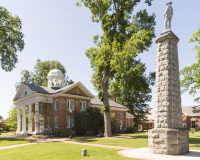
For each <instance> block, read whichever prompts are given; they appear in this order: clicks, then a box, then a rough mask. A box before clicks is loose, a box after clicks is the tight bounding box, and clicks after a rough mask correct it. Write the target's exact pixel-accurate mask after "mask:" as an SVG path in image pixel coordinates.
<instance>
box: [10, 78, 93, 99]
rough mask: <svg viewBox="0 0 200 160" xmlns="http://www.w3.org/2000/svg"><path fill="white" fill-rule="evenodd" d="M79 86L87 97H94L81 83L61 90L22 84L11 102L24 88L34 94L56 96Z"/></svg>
mask: <svg viewBox="0 0 200 160" xmlns="http://www.w3.org/2000/svg"><path fill="white" fill-rule="evenodd" d="M76 86H79V88H80V89H82V90H83V92H85V93H86V94H87V95H88V96H89V97H92V98H93V97H94V96H93V94H92V93H91V92H90V91H89V90H88V89H87V88H86V87H85V86H84V85H83V84H82V83H81V82H76V83H73V84H70V85H68V86H65V87H63V88H59V89H58V88H55V89H53V88H49V87H44V86H37V85H34V84H27V83H22V84H21V86H20V87H19V90H18V91H17V93H16V95H15V97H14V99H13V101H15V100H17V98H18V95H19V94H20V93H21V90H22V89H23V88H24V87H26V88H28V89H29V90H30V91H32V92H33V94H34V93H43V94H56V93H61V92H67V91H69V90H70V89H72V88H74V87H76Z"/></svg>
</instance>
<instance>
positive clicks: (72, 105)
mask: <svg viewBox="0 0 200 160" xmlns="http://www.w3.org/2000/svg"><path fill="white" fill-rule="evenodd" d="M69 109H71V110H74V101H67V110H69Z"/></svg>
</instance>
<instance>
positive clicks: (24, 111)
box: [22, 106, 26, 133]
mask: <svg viewBox="0 0 200 160" xmlns="http://www.w3.org/2000/svg"><path fill="white" fill-rule="evenodd" d="M22 133H26V106H23V116H22Z"/></svg>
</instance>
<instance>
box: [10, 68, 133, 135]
mask: <svg viewBox="0 0 200 160" xmlns="http://www.w3.org/2000/svg"><path fill="white" fill-rule="evenodd" d="M47 78H48V87H43V86H36V85H32V84H22V85H21V86H20V88H19V90H18V91H17V93H16V95H15V97H14V100H13V101H14V102H15V103H16V106H17V132H16V133H17V134H24V133H29V134H41V133H49V132H54V131H57V130H59V129H61V128H70V127H73V113H74V111H75V110H76V111H78V112H81V111H85V109H86V108H87V107H101V106H103V103H102V102H101V101H100V100H99V99H98V98H97V97H95V96H94V95H92V94H91V92H90V91H89V90H88V89H87V88H86V87H85V86H84V85H83V84H82V83H81V82H77V83H74V84H71V85H68V86H65V87H64V86H63V80H64V76H63V73H62V72H61V71H60V70H58V69H54V70H52V71H50V72H49V74H48V77H47ZM109 102H110V110H111V113H115V116H116V118H117V128H116V130H117V131H118V132H119V131H124V130H126V128H127V127H129V126H130V127H131V126H133V116H132V115H131V114H129V113H128V112H127V111H128V108H126V107H125V106H123V105H120V104H119V103H116V102H114V101H112V100H110V101H109ZM21 109H22V110H23V116H22V117H21V115H20V112H21ZM70 112H71V119H70ZM44 115H45V116H44ZM26 116H28V127H26V126H27V125H26V123H27V122H26ZM21 122H22V124H21ZM70 125H72V126H70Z"/></svg>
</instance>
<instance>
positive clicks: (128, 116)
mask: <svg viewBox="0 0 200 160" xmlns="http://www.w3.org/2000/svg"><path fill="white" fill-rule="evenodd" d="M126 118H134V116H133V115H132V114H130V113H128V112H126Z"/></svg>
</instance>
